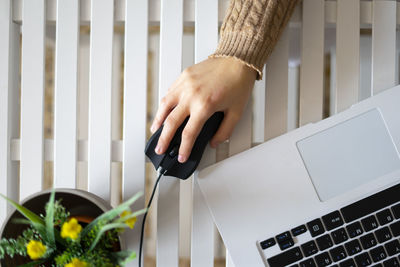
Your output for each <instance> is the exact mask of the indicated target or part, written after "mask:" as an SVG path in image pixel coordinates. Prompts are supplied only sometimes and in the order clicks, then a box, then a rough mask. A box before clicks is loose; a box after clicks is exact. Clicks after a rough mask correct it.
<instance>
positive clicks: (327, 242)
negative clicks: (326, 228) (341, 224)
mask: <svg viewBox="0 0 400 267" xmlns="http://www.w3.org/2000/svg"><path fill="white" fill-rule="evenodd" d="M316 241H317V244H318V247H319V249H320V250H321V251H322V250H325V249H327V248H330V247H332V246H333V242H332V239H331V237H330V236H329V234H326V235H323V236H320V237H318V238H317V239H316Z"/></svg>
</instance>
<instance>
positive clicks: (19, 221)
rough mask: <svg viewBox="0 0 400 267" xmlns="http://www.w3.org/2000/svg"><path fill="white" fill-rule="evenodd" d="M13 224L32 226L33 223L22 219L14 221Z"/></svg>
mask: <svg viewBox="0 0 400 267" xmlns="http://www.w3.org/2000/svg"><path fill="white" fill-rule="evenodd" d="M12 222H13V223H15V224H29V225H31V224H32V222H31V221H30V220H27V219H22V218H15V219H12Z"/></svg>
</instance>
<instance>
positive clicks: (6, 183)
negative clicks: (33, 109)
mask: <svg viewBox="0 0 400 267" xmlns="http://www.w3.org/2000/svg"><path fill="white" fill-rule="evenodd" d="M18 30H19V27H18V26H17V25H15V24H14V23H12V19H11V0H5V1H0V36H2V38H1V39H0V58H1V59H2V60H0V193H1V194H3V195H7V196H8V197H10V198H12V199H15V200H18V187H17V186H18V177H17V171H18V170H17V167H18V166H17V163H16V162H12V159H11V151H10V150H11V142H12V138H13V137H17V136H18V134H19V128H18V126H19V105H18V101H19V94H18V91H19V90H18V87H17V86H18V77H19V47H20V45H19V31H18ZM9 207H10V206H9ZM6 214H7V203H6V201H4V200H2V201H0V224H2V223H3V221H4V219H5V217H6Z"/></svg>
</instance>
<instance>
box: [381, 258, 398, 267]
mask: <svg viewBox="0 0 400 267" xmlns="http://www.w3.org/2000/svg"><path fill="white" fill-rule="evenodd" d="M383 266H384V267H399V266H400V264H399V262H398V261H397V260H396V258H391V259H388V260H385V261H384V262H383Z"/></svg>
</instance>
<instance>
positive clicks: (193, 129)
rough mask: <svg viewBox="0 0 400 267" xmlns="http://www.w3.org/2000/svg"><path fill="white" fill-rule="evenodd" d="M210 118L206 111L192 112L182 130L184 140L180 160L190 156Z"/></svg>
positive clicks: (180, 148)
mask: <svg viewBox="0 0 400 267" xmlns="http://www.w3.org/2000/svg"><path fill="white" fill-rule="evenodd" d="M208 118H209V116H208V114H207V113H205V112H198V113H196V114H190V118H189V121H188V123H187V124H186V126H185V128H184V129H183V132H182V141H181V145H180V147H179V156H178V161H179V162H180V163H183V162H185V161H187V159H188V158H189V156H190V153H191V151H192V148H193V144H194V142H195V141H196V138H197V136H198V135H199V133H200V131H201V129H202V128H203V125H204V123H205V122H206V121H207V119H208Z"/></svg>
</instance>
